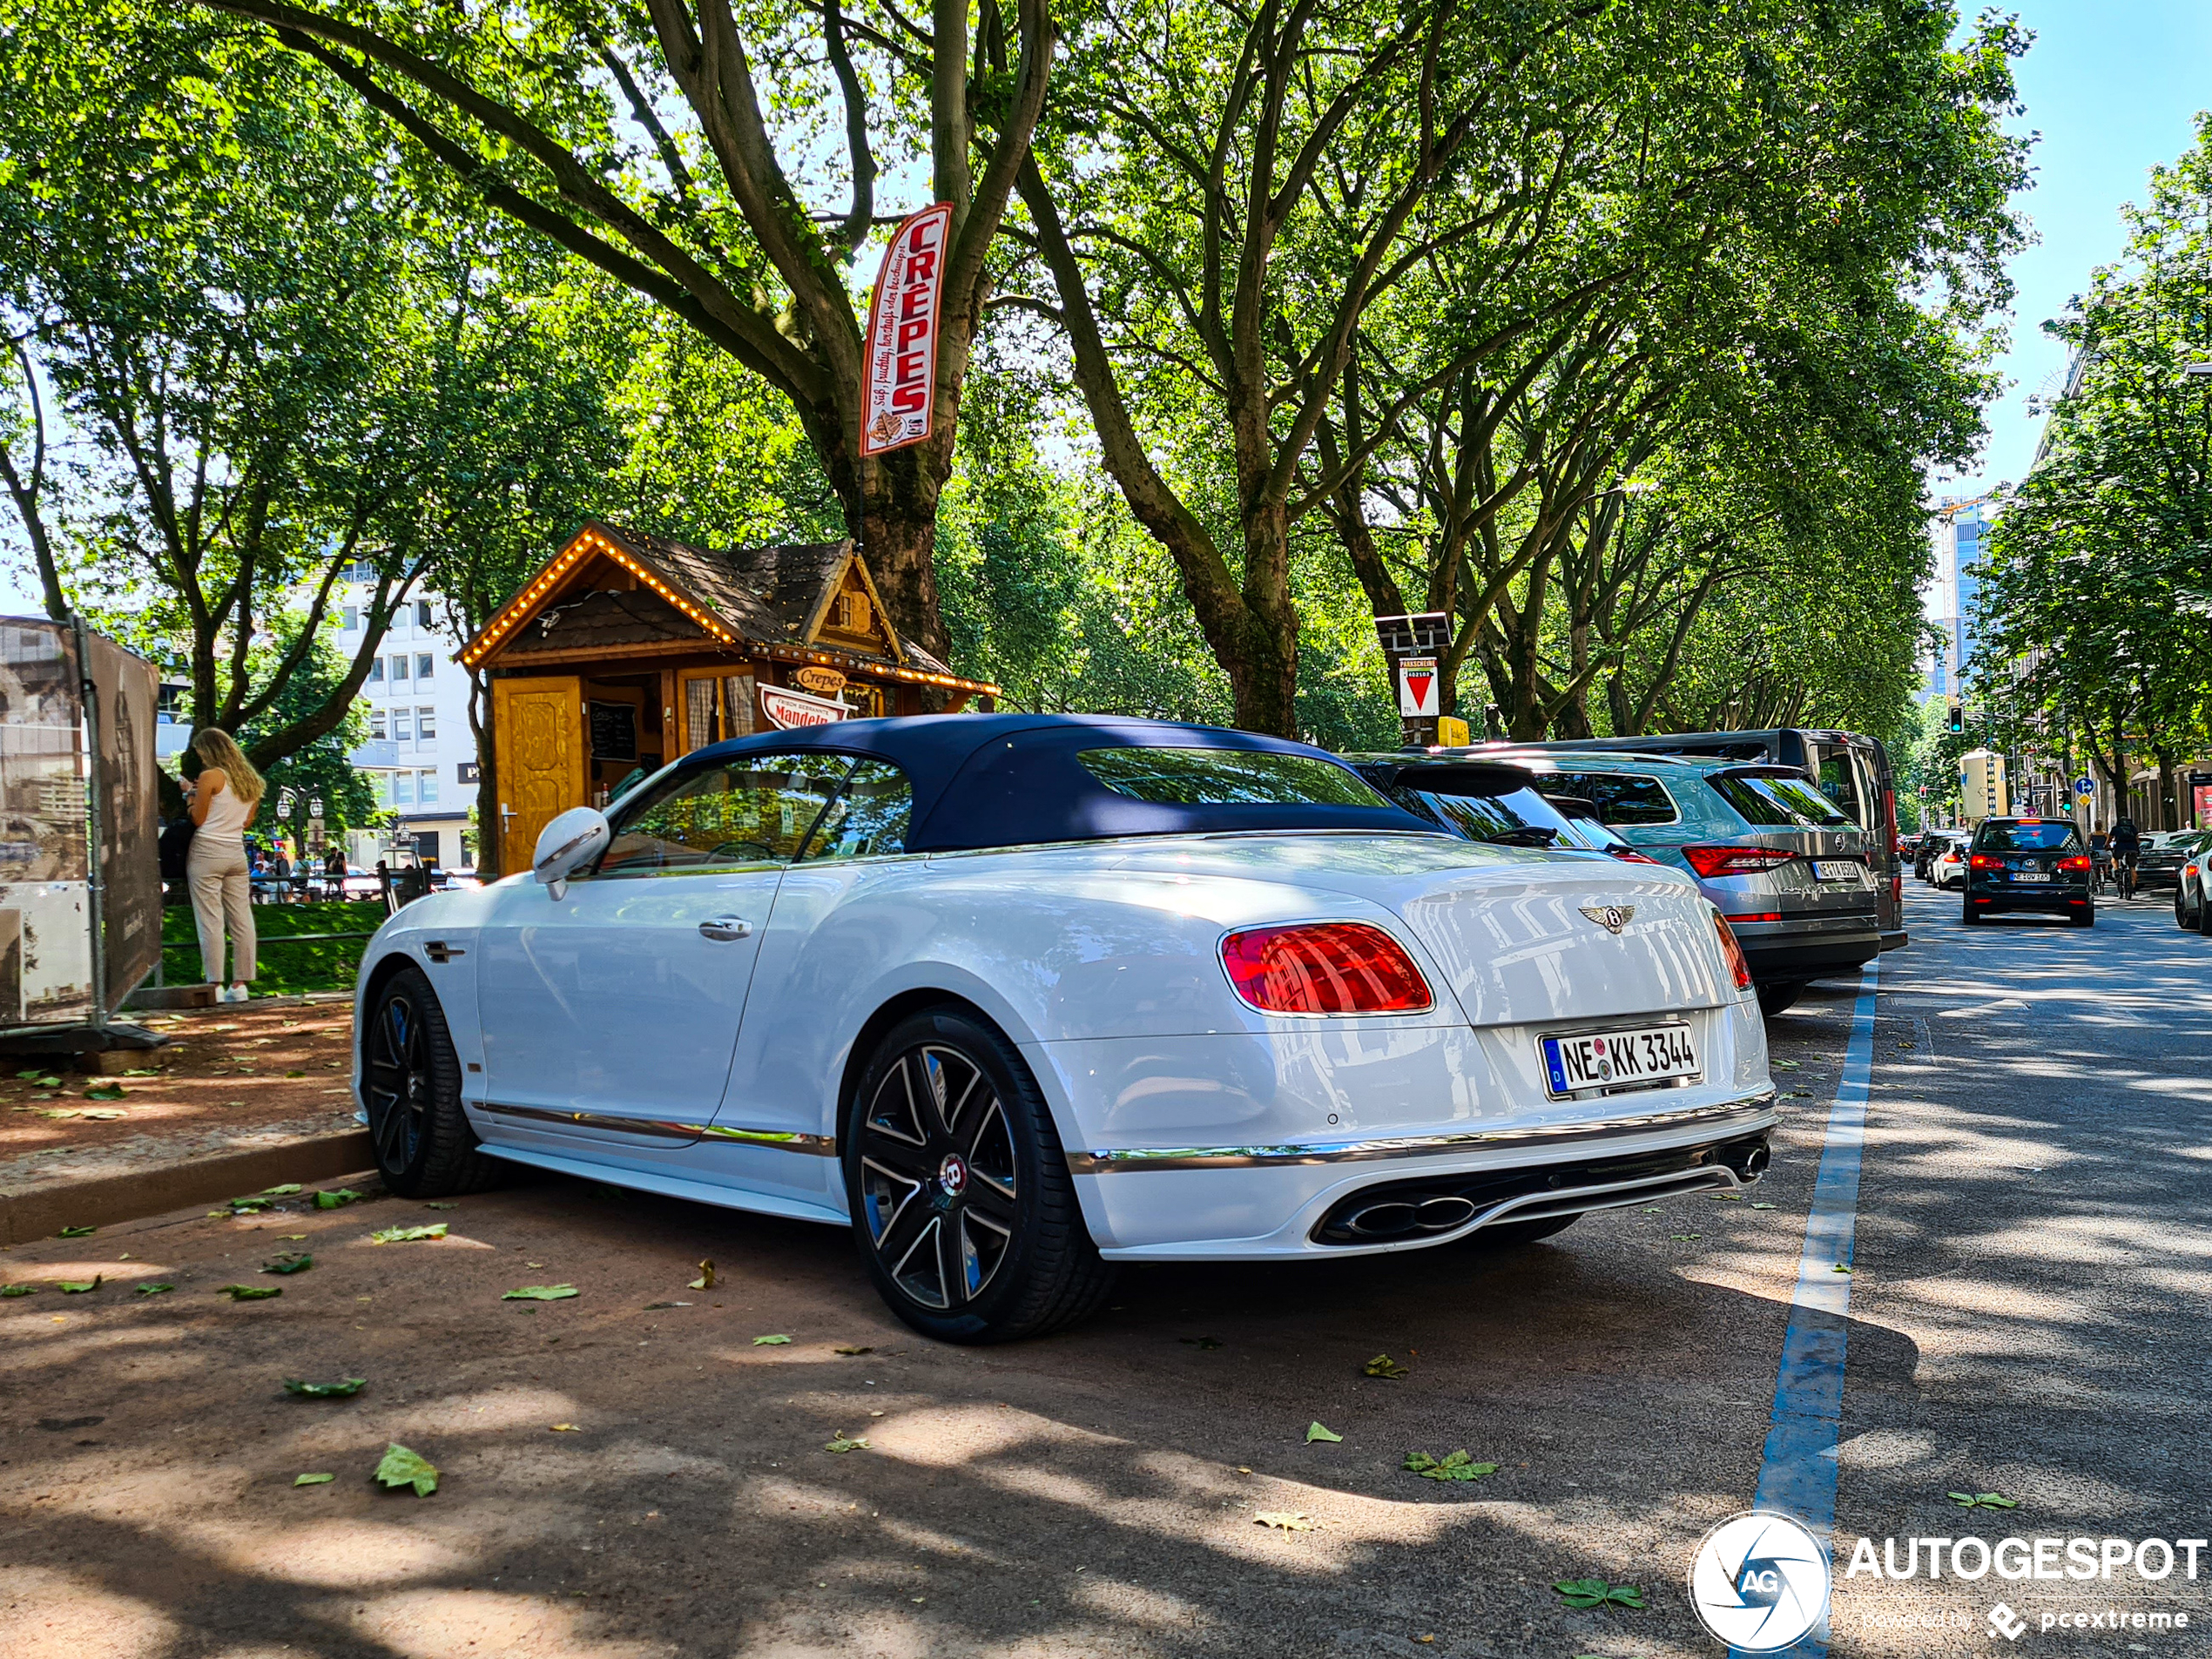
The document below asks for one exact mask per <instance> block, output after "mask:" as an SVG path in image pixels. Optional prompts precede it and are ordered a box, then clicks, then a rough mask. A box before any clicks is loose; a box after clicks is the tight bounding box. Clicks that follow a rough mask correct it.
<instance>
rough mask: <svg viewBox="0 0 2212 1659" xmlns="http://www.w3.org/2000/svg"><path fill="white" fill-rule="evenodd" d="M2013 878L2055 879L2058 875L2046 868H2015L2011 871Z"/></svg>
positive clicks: (2026, 879) (2019, 879)
mask: <svg viewBox="0 0 2212 1659" xmlns="http://www.w3.org/2000/svg"><path fill="white" fill-rule="evenodd" d="M2013 880H2015V881H2055V880H2058V877H2056V876H2054V875H2053V874H2052V873H2050V872H2049V871H2047V870H2015V871H2013Z"/></svg>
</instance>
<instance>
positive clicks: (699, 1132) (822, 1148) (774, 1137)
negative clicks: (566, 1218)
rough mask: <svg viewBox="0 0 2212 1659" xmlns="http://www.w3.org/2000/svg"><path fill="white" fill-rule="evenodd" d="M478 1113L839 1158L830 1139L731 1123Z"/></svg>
mask: <svg viewBox="0 0 2212 1659" xmlns="http://www.w3.org/2000/svg"><path fill="white" fill-rule="evenodd" d="M470 1104H472V1105H474V1106H475V1108H476V1109H477V1110H479V1111H484V1112H490V1113H492V1114H493V1115H494V1116H499V1117H520V1118H526V1119H528V1120H529V1121H530V1122H532V1123H568V1124H572V1125H574V1126H575V1127H576V1128H577V1129H588V1130H597V1131H599V1132H601V1133H603V1134H614V1135H638V1136H646V1137H648V1138H651V1139H654V1140H663V1141H737V1142H740V1143H743V1144H745V1145H746V1146H760V1147H765V1148H767V1149H768V1150H771V1151H774V1152H803V1153H806V1154H807V1155H808V1156H809V1157H823V1158H833V1157H836V1156H837V1139H836V1137H835V1136H830V1135H801V1134H799V1133H797V1132H795V1131H792V1130H769V1129H739V1128H738V1127H737V1126H736V1125H734V1124H731V1123H675V1122H673V1121H671V1120H668V1119H664V1118H651V1117H617V1116H613V1115H611V1114H610V1113H607V1112H563V1111H556V1110H553V1109H550V1108H548V1107H543V1106H503V1105H499V1104H496V1103H493V1102H491V1101H481V1100H480V1101H472V1102H471V1103H470Z"/></svg>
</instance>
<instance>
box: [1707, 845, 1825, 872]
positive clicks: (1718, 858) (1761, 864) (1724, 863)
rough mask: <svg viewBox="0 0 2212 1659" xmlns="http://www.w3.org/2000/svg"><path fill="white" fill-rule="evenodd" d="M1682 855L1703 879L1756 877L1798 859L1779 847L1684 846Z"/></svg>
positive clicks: (1794, 854) (1795, 855)
mask: <svg viewBox="0 0 2212 1659" xmlns="http://www.w3.org/2000/svg"><path fill="white" fill-rule="evenodd" d="M1682 855H1683V857H1684V858H1686V859H1688V860H1689V867H1690V868H1691V869H1693V870H1695V871H1696V872H1697V873H1698V874H1700V875H1703V876H1715V875H1757V874H1758V873H1759V872H1760V871H1762V870H1771V869H1773V868H1774V867H1775V866H1777V865H1778V864H1787V863H1789V861H1790V860H1791V859H1794V858H1795V857H1797V854H1796V853H1785V852H1784V851H1783V850H1782V849H1781V848H1780V847H1778V846H1685V847H1684V848H1683V850H1682Z"/></svg>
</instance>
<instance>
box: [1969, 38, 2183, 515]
mask: <svg viewBox="0 0 2212 1659" xmlns="http://www.w3.org/2000/svg"><path fill="white" fill-rule="evenodd" d="M2017 4H2018V10H2019V13H2020V22H2021V23H2022V24H2024V25H2026V26H2027V28H2029V29H2031V30H2033V31H2034V33H2035V44H2034V45H2033V47H2031V48H2030V49H2029V51H2028V53H2027V57H2024V58H2022V59H2021V60H2020V63H2019V64H2017V65H2016V71H2017V74H2018V78H2019V82H2020V98H2021V100H2022V102H2024V103H2025V104H2026V105H2027V110H2026V111H2025V113H2023V114H2022V115H2021V116H2020V118H2018V119H2017V120H2016V121H2015V122H2014V123H2013V126H2014V129H2015V130H2016V131H2019V132H2040V134H2041V135H2042V138H2041V141H2040V143H2038V144H2037V145H2036V146H2035V148H2034V151H2033V153H2032V155H2031V158H2030V160H2031V164H2032V165H2033V167H2034V169H2035V179H2034V188H2033V189H2032V190H2030V191H2028V192H2027V194H2026V195H2025V196H2023V197H2022V198H2021V199H2020V206H2021V207H2022V208H2024V209H2025V210H2026V212H2027V216H2028V218H2029V219H2030V220H2031V221H2033V226H2034V228H2035V231H2036V233H2037V234H2038V236H2039V237H2040V241H2039V242H2038V243H2037V244H2036V246H2033V247H2031V248H2029V249H2027V251H2026V252H2025V253H2021V254H2020V256H2019V257H2018V258H2017V259H2015V260H2013V283H2014V284H2015V286H2016V287H2018V289H2019V294H2018V296H2017V298H2016V299H2015V300H2014V302H2013V329H2012V334H2013V347H2012V351H2011V352H2010V354H2008V355H2007V356H2006V359H2005V360H2004V364H2003V368H2004V372H2005V375H2006V379H2007V380H2008V381H2011V382H2012V384H2011V385H2009V386H2008V387H2007V388H2006V391H2005V394H2004V396H2003V397H2002V398H2001V399H2000V401H1998V402H1997V403H1996V404H1995V406H1993V408H1991V410H1990V411H1989V417H1988V418H1989V442H1988V443H1987V444H1986V446H1985V448H1984V449H1983V453H1982V462H1981V465H1980V466H1979V468H1977V469H1974V470H1973V471H1970V472H1967V473H1965V474H1959V475H1944V476H1945V478H1946V482H1939V483H1938V485H1937V486H1936V488H1937V490H1938V493H1939V494H1942V495H1979V493H1981V491H1983V490H1985V489H1989V488H1991V487H1992V486H1993V485H1994V484H1996V483H1998V482H2014V483H2016V482H2019V480H2020V475H2021V474H2022V473H2024V472H2026V471H2027V467H2028V463H2029V462H2031V461H2033V459H2034V456H2035V440H2036V436H2037V434H2038V433H2039V432H2040V429H2041V422H2040V420H2037V419H2032V418H2031V417H2030V416H2029V415H2028V414H2027V409H2026V407H2025V405H2026V402H2027V399H2028V398H2030V397H2032V396H2033V395H2035V394H2036V392H2038V391H2039V390H2040V389H2043V388H2045V387H2046V385H2047V384H2048V385H2049V387H2050V388H2051V389H2055V388H2056V386H2057V383H2058V377H2060V375H2062V374H2064V373H2065V369H2066V352H2065V348H2064V347H2061V346H2060V345H2059V343H2058V342H2057V341H2054V340H2052V339H2050V338H2049V337H2048V336H2047V335H2046V334H2044V333H2043V332H2042V327H2041V325H2042V322H2043V320H2044V319H2046V318H2047V317H2054V316H2056V315H2058V314H2059V313H2060V311H2062V310H2063V309H2064V308H2065V307H2066V302H2067V297H2068V296H2069V295H2072V294H2075V293H2080V292H2081V291H2082V289H2083V288H2085V287H2087V285H2088V274H2089V272H2090V270H2091V268H2092V267H2093V266H2098V265H2103V264H2107V263H2109V262H2110V261H2111V260H2114V259H2115V258H2117V257H2118V256H2119V253H2120V251H2121V245H2122V241H2123V232H2122V230H2121V223H2120V208H2121V204H2123V203H2125V202H2128V201H2134V200H2139V199H2141V197H2142V196H2143V194H2144V186H2145V182H2146V180H2147V179H2148V174H2149V172H2150V169H2151V167H2152V166H2153V165H2155V164H2156V163H2159V162H2161V161H2171V160H2172V159H2173V158H2175V157H2176V156H2178V155H2180V154H2181V153H2182V151H2184V150H2186V149H2188V146H2189V145H2190V143H2191V141H2192V139H2193V138H2194V136H2195V134H2194V128H2193V126H2192V123H2193V122H2194V120H2195V116H2196V112H2197V111H2199V110H2200V109H2203V108H2207V107H2212V76H2208V74H2207V73H2206V69H2207V65H2208V64H2212V3H2208V0H2017Z"/></svg>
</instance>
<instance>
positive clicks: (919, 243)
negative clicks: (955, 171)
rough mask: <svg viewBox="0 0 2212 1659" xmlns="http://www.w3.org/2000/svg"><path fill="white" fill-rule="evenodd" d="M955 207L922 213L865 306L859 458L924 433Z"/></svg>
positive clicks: (899, 241)
mask: <svg viewBox="0 0 2212 1659" xmlns="http://www.w3.org/2000/svg"><path fill="white" fill-rule="evenodd" d="M952 221H953V209H952V204H951V203H949V202H938V203H936V204H935V205H934V206H929V207H925V208H923V209H922V210H921V212H919V213H916V214H914V217H913V218H911V219H907V222H906V223H905V224H903V225H901V226H899V233H898V234H897V235H895V236H894V237H893V238H892V239H891V246H889V247H887V248H886V249H884V251H883V270H882V273H880V275H879V276H878V277H877V278H876V280H875V297H874V299H873V300H870V301H869V302H868V367H867V376H868V378H867V387H866V388H864V389H865V393H866V396H865V399H864V401H863V404H862V407H861V409H860V453H861V454H862V455H881V454H883V453H884V452H885V451H886V450H888V449H902V448H906V446H907V445H908V444H910V443H920V442H921V441H922V440H923V439H924V438H926V437H927V436H928V435H929V425H930V421H931V418H932V417H933V416H934V414H935V412H936V402H937V314H938V311H939V309H940V307H939V303H938V302H939V300H940V299H941V297H942V293H943V289H944V263H945V237H946V233H947V232H948V230H949V229H950V228H951V226H952Z"/></svg>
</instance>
